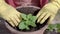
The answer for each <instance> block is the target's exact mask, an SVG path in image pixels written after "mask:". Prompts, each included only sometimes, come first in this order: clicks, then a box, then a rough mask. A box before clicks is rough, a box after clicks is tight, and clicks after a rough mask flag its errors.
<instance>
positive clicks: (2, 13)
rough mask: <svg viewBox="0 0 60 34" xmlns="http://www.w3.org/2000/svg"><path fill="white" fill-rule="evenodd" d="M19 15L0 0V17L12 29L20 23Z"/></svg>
mask: <svg viewBox="0 0 60 34" xmlns="http://www.w3.org/2000/svg"><path fill="white" fill-rule="evenodd" d="M20 15H21V13H19V12H18V11H17V10H16V9H15V8H13V7H12V6H10V5H8V4H7V3H5V1H4V0H0V17H2V18H4V19H5V20H7V21H8V23H9V24H11V25H12V26H13V27H15V26H17V25H18V23H19V22H20V21H21V17H20Z"/></svg>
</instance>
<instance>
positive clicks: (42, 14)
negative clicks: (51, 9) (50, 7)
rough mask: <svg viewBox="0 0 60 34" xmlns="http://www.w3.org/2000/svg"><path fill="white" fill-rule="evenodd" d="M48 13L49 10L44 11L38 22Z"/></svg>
mask: <svg viewBox="0 0 60 34" xmlns="http://www.w3.org/2000/svg"><path fill="white" fill-rule="evenodd" d="M46 14H47V12H44V13H43V14H41V16H39V18H38V20H37V23H38V22H39V21H40V20H41V19H42V18H43V17H44V16H45V15H46Z"/></svg>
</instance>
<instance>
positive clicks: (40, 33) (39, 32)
mask: <svg viewBox="0 0 60 34" xmlns="http://www.w3.org/2000/svg"><path fill="white" fill-rule="evenodd" d="M27 8H29V9H27ZM18 9H19V10H18ZM17 10H18V11H22V12H23V11H25V12H24V13H26V14H29V13H30V12H28V11H31V13H32V14H33V13H34V12H35V11H36V12H38V11H37V10H40V8H38V7H35V6H25V7H21V6H20V7H18V8H17ZM26 10H27V11H26ZM5 25H6V27H7V28H8V29H9V30H10V31H11V32H12V33H13V34H43V33H44V31H45V29H46V28H47V25H44V27H42V28H41V29H39V30H37V31H33V32H22V31H18V30H16V29H14V28H12V27H11V26H10V25H9V24H8V23H6V22H5Z"/></svg>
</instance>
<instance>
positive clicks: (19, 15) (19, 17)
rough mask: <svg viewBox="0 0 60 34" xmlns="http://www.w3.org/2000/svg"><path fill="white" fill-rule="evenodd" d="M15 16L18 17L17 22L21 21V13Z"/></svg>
mask: <svg viewBox="0 0 60 34" xmlns="http://www.w3.org/2000/svg"><path fill="white" fill-rule="evenodd" d="M16 16H17V17H18V19H19V21H21V20H22V18H21V13H17V14H16Z"/></svg>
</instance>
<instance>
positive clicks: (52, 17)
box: [48, 15, 55, 24]
mask: <svg viewBox="0 0 60 34" xmlns="http://www.w3.org/2000/svg"><path fill="white" fill-rule="evenodd" d="M54 17H55V15H54V16H51V17H50V19H49V20H48V24H51V22H52V21H53V19H54Z"/></svg>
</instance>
